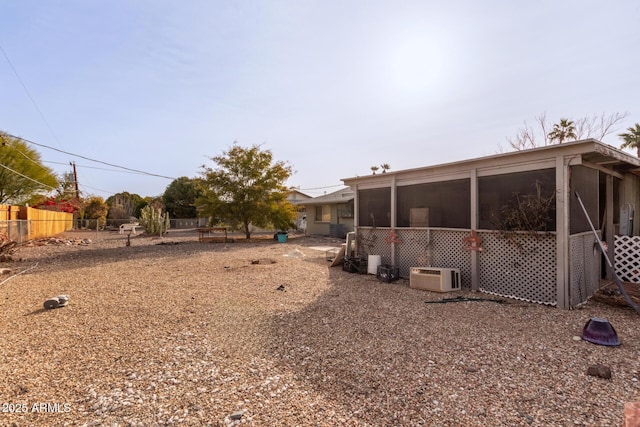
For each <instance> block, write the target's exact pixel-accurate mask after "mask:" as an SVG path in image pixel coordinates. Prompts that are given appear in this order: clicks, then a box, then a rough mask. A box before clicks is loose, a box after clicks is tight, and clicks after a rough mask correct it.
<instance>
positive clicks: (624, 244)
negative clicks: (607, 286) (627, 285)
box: [614, 236, 640, 283]
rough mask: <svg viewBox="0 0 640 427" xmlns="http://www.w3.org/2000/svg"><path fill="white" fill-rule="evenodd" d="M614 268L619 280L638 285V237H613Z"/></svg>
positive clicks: (639, 280)
mask: <svg viewBox="0 0 640 427" xmlns="http://www.w3.org/2000/svg"><path fill="white" fill-rule="evenodd" d="M614 243H615V246H614V266H615V269H616V274H617V275H618V277H619V278H620V280H624V281H625V282H633V283H640V236H633V237H631V236H615V239H614Z"/></svg>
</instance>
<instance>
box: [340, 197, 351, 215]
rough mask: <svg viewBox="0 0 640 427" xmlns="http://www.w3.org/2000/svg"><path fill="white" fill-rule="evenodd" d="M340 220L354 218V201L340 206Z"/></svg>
mask: <svg viewBox="0 0 640 427" xmlns="http://www.w3.org/2000/svg"><path fill="white" fill-rule="evenodd" d="M338 217H339V218H353V200H350V201H349V202H347V203H340V204H339V205H338Z"/></svg>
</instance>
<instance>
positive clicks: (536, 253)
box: [357, 227, 557, 305]
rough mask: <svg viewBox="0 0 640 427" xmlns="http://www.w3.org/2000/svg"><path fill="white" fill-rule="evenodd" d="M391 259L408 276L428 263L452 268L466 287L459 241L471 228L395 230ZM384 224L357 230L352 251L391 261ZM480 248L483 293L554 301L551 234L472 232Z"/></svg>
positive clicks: (466, 267) (465, 256)
mask: <svg viewBox="0 0 640 427" xmlns="http://www.w3.org/2000/svg"><path fill="white" fill-rule="evenodd" d="M395 232H396V234H397V237H398V240H399V241H400V243H397V244H396V245H395V261H396V262H395V264H396V266H398V267H399V268H400V276H401V277H403V278H409V275H410V268H411V267H415V266H430V267H443V268H458V269H460V276H461V281H462V287H464V288H470V287H471V252H470V251H468V250H464V249H463V246H464V245H463V240H464V238H465V237H468V236H469V235H470V233H471V230H464V229H462V230H452V229H438V228H430V229H395ZM390 233H391V229H390V228H375V229H373V228H366V227H359V228H358V230H357V235H358V238H357V242H358V250H357V251H358V254H359V255H364V254H376V255H380V256H381V258H382V263H383V264H390V263H391V244H390V243H389V242H388V240H389V236H390ZM478 234H479V235H480V237H481V238H482V239H483V241H482V246H483V247H484V251H483V252H479V253H478V267H479V268H478V270H479V272H478V273H479V287H480V290H481V291H483V292H487V293H491V294H494V295H500V296H505V297H509V298H516V299H521V300H525V301H531V302H537V303H542V304H548V305H556V304H557V297H556V294H557V292H556V236H555V234H540V235H536V236H527V235H517V236H516V237H515V238H514V239H512V240H506V239H504V238H502V237H500V236H499V235H498V233H494V232H481V233H478Z"/></svg>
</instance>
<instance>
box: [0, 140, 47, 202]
mask: <svg viewBox="0 0 640 427" xmlns="http://www.w3.org/2000/svg"><path fill="white" fill-rule="evenodd" d="M0 143H1V144H2V145H1V146H0V166H1V167H0V203H13V204H22V203H24V202H26V201H27V200H29V199H30V198H31V197H33V196H35V195H38V194H43V193H49V192H51V191H52V190H55V189H56V188H57V187H58V179H57V177H56V175H55V174H54V172H53V171H52V170H51V169H49V168H48V167H46V166H44V165H43V164H42V161H41V160H40V154H39V153H38V152H37V151H36V150H34V149H32V148H30V147H29V146H28V145H27V144H26V143H25V142H24V141H22V140H20V139H18V138H14V137H12V136H9V135H8V134H6V133H4V132H1V131H0Z"/></svg>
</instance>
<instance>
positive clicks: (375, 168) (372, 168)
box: [371, 166, 380, 175]
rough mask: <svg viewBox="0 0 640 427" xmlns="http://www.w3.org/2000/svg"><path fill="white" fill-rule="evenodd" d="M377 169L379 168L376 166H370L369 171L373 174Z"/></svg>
mask: <svg viewBox="0 0 640 427" xmlns="http://www.w3.org/2000/svg"><path fill="white" fill-rule="evenodd" d="M378 169H380V168H379V167H377V166H371V171H372V172H373V174H374V175H375V174H376V172H377V171H378Z"/></svg>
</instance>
